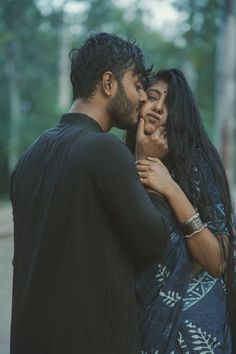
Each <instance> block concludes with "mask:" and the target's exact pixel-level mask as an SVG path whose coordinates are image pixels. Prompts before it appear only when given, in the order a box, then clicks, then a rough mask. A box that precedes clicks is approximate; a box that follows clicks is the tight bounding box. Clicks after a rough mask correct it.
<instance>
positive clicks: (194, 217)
mask: <svg viewBox="0 0 236 354" xmlns="http://www.w3.org/2000/svg"><path fill="white" fill-rule="evenodd" d="M198 218H199V213H195V214H194V215H193V216H191V218H189V219H187V220H185V221H183V222H182V223H181V224H182V225H183V226H184V225H188V224H190V223H191V222H192V221H194V220H196V219H198Z"/></svg>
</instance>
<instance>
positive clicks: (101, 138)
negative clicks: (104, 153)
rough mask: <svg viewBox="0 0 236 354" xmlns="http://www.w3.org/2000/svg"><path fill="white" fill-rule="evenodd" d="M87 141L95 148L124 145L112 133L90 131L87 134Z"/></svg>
mask: <svg viewBox="0 0 236 354" xmlns="http://www.w3.org/2000/svg"><path fill="white" fill-rule="evenodd" d="M87 141H88V143H89V144H91V145H92V146H94V148H96V150H100V149H101V150H103V149H109V148H112V147H114V148H115V147H118V148H119V147H120V146H125V144H124V143H123V142H122V141H121V140H120V139H119V138H118V137H117V136H116V135H114V134H111V133H102V132H101V133H97V132H96V133H94V132H93V133H91V134H89V135H88V139H87Z"/></svg>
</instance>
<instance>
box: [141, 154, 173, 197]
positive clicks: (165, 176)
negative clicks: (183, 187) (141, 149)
mask: <svg viewBox="0 0 236 354" xmlns="http://www.w3.org/2000/svg"><path fill="white" fill-rule="evenodd" d="M136 166H137V170H138V174H139V176H140V180H141V182H142V184H143V185H144V186H145V187H146V188H148V189H151V190H153V191H156V192H158V193H160V194H162V195H163V196H166V195H167V193H168V192H169V191H170V189H172V188H173V187H175V185H176V183H175V181H174V180H173V178H172V177H171V175H170V173H169V171H168V169H167V168H166V166H165V165H164V164H163V163H162V162H161V161H160V160H159V159H158V158H152V157H147V158H146V159H142V160H138V161H136Z"/></svg>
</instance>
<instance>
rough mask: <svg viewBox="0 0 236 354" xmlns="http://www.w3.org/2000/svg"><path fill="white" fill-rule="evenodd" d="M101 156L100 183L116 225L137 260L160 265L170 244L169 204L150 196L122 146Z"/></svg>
mask: <svg viewBox="0 0 236 354" xmlns="http://www.w3.org/2000/svg"><path fill="white" fill-rule="evenodd" d="M99 155H100V156H99V158H97V160H96V183H97V186H98V191H99V193H100V196H101V198H102V201H103V203H104V205H105V207H106V209H107V211H108V213H109V215H110V217H111V220H112V223H113V224H114V225H115V227H116V228H117V231H118V233H119V235H120V237H122V238H123V239H125V241H126V243H128V245H129V247H130V248H131V250H132V251H133V252H134V254H135V255H136V256H137V257H141V259H142V260H143V261H147V262H152V261H159V260H160V259H161V257H162V256H163V254H164V252H165V249H166V246H167V242H168V240H169V226H168V225H169V222H170V220H171V216H170V211H169V209H168V206H167V203H166V202H165V201H164V199H163V198H162V197H161V196H160V195H158V194H155V193H150V195H148V194H147V193H146V191H145V189H144V188H143V186H142V184H141V183H140V180H139V177H138V174H137V170H136V166H135V163H134V161H133V157H132V155H131V154H130V152H129V151H128V149H127V147H126V146H125V145H124V144H123V143H122V142H120V141H118V140H113V141H112V142H110V141H109V144H104V146H103V148H102V150H101V151H100V154H99ZM150 199H152V200H153V203H154V204H155V206H154V205H153V203H152V201H151V200H150Z"/></svg>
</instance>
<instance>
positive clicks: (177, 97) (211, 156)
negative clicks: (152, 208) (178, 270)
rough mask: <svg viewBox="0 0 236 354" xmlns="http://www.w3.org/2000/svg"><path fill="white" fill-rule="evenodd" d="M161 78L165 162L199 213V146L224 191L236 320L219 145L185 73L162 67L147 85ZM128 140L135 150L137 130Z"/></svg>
mask: <svg viewBox="0 0 236 354" xmlns="http://www.w3.org/2000/svg"><path fill="white" fill-rule="evenodd" d="M159 80H163V81H165V82H166V83H167V84H168V93H167V98H166V103H167V109H168V116H167V122H166V136H167V140H168V147H169V155H168V159H167V162H166V163H167V167H168V168H169V169H170V170H172V169H173V170H174V171H175V180H176V182H177V183H178V184H179V185H180V186H181V188H182V189H183V191H184V192H185V194H186V195H187V197H188V198H189V200H190V201H191V202H192V204H193V205H194V206H195V207H196V208H197V209H198V211H199V213H200V215H203V213H204V212H205V210H206V208H207V207H208V203H209V202H208V198H207V183H209V182H208V181H207V180H206V177H205V173H204V171H203V170H202V166H201V164H200V163H199V161H198V160H197V159H196V158H195V157H196V150H197V149H199V151H200V152H201V154H202V155H203V157H204V159H205V161H206V162H207V164H208V166H209V168H210V169H211V171H212V173H213V175H214V178H215V180H216V183H217V186H218V188H219V190H220V193H221V198H222V202H223V206H224V211H225V215H226V227H227V230H228V234H229V247H228V252H227V251H226V250H225V244H224V242H223V240H222V238H220V239H219V242H220V244H221V249H222V253H223V255H224V257H225V261H226V270H225V274H224V278H225V284H226V289H227V303H228V306H229V311H228V314H229V318H230V321H233V322H234V323H235V321H236V290H235V258H234V249H235V244H234V239H235V233H234V226H233V210H232V202H231V197H230V191H229V184H228V181H227V177H226V173H225V169H224V167H223V164H222V162H221V159H220V157H219V154H218V152H217V150H216V148H215V147H214V146H213V144H212V143H211V141H210V139H209V138H208V136H207V133H206V130H205V128H204V126H203V122H202V119H201V116H200V112H199V109H198V106H197V103H196V100H195V98H194V96H193V93H192V91H191V89H190V87H189V85H188V83H187V81H186V79H185V76H184V74H183V73H182V72H181V71H180V70H177V69H170V70H160V71H158V72H157V73H155V74H154V75H153V76H152V77H151V78H150V80H149V81H148V84H147V88H148V87H150V86H152V85H153V84H154V83H156V82H157V81H159ZM126 143H127V145H128V146H129V148H130V150H131V152H134V147H135V134H134V132H128V133H127V137H126ZM198 164H199V166H198ZM196 168H197V169H198V179H199V186H200V188H201V190H202V195H203V198H202V197H201V198H195V194H194V193H193V190H194V188H196V181H195V180H194V173H193V171H194V169H196ZM219 233H220V232H219ZM221 234H222V232H221Z"/></svg>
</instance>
